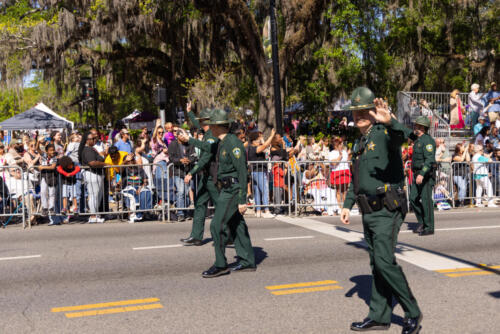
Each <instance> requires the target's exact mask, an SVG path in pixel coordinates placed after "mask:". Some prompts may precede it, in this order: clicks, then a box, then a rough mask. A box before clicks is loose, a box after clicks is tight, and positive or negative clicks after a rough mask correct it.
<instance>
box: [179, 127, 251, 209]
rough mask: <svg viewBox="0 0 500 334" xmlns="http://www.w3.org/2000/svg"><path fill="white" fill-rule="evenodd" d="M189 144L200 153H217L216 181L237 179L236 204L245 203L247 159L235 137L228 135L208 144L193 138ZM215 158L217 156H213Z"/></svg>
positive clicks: (241, 144) (243, 148)
mask: <svg viewBox="0 0 500 334" xmlns="http://www.w3.org/2000/svg"><path fill="white" fill-rule="evenodd" d="M189 144H191V145H194V146H195V147H198V148H199V149H201V150H202V151H206V152H214V149H215V148H216V149H217V152H218V155H219V157H218V168H217V179H218V180H221V179H222V178H224V177H234V178H237V179H238V204H246V203H247V157H246V153H245V147H244V146H243V143H242V142H241V140H239V139H238V137H236V136H235V135H233V134H231V133H228V134H227V135H226V136H225V137H224V139H222V140H221V141H219V142H218V145H217V142H215V143H213V144H210V143H208V142H202V141H199V140H196V139H194V138H190V139H189ZM215 157H216V158H217V155H216V156H215Z"/></svg>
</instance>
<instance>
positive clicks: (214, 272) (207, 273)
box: [202, 266, 229, 278]
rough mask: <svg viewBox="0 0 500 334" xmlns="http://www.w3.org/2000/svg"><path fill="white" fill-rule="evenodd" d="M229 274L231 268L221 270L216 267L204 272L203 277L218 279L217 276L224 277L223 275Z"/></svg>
mask: <svg viewBox="0 0 500 334" xmlns="http://www.w3.org/2000/svg"><path fill="white" fill-rule="evenodd" d="M227 274H229V268H228V267H226V268H219V267H216V266H212V267H210V269H208V270H207V271H204V272H203V273H202V276H203V277H205V278H212V277H217V276H222V275H227Z"/></svg>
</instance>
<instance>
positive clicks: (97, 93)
mask: <svg viewBox="0 0 500 334" xmlns="http://www.w3.org/2000/svg"><path fill="white" fill-rule="evenodd" d="M92 85H93V87H92V90H93V92H92V93H93V94H94V95H93V98H94V101H93V102H94V117H95V128H96V129H99V116H98V107H99V92H98V90H97V78H96V73H95V67H94V65H93V64H92Z"/></svg>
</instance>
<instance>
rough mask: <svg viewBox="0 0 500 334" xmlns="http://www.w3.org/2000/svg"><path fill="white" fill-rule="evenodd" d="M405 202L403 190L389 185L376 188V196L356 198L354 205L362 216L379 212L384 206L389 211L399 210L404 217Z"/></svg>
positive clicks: (405, 210)
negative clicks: (355, 204)
mask: <svg viewBox="0 0 500 334" xmlns="http://www.w3.org/2000/svg"><path fill="white" fill-rule="evenodd" d="M406 201H407V200H406V194H405V192H404V190H403V189H400V188H393V187H391V186H390V185H385V186H383V187H379V188H377V192H376V195H373V196H366V195H364V194H362V195H358V196H356V203H357V204H358V207H359V209H360V210H361V213H363V214H367V213H372V212H377V211H380V210H382V209H383V208H384V206H385V207H386V208H387V210H389V211H396V210H401V213H402V214H403V215H406V213H407V212H408V204H407V202H406Z"/></svg>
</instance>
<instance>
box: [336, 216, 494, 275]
mask: <svg viewBox="0 0 500 334" xmlns="http://www.w3.org/2000/svg"><path fill="white" fill-rule="evenodd" d="M410 224H417V223H410ZM417 225H418V224H417ZM337 229H339V230H346V228H344V227H342V228H339V227H337ZM347 231H349V232H354V231H352V230H349V229H347ZM346 245H349V246H353V247H355V248H358V249H364V250H365V251H368V250H367V244H366V242H365V241H364V240H363V241H355V242H346ZM415 249H418V250H421V251H424V252H428V253H431V254H435V255H438V256H442V257H444V258H447V259H450V260H454V261H458V262H462V263H465V264H468V265H470V266H471V267H475V268H477V269H482V270H484V271H487V272H490V273H492V274H495V275H500V270H498V269H495V268H489V267H488V266H487V265H483V264H480V263H476V262H472V261H468V260H465V259H462V258H459V257H456V256H453V255H449V254H445V253H441V252H438V251H435V250H432V249H428V248H424V247H420V246H415V245H411V244H408V243H403V242H398V243H397V245H396V248H395V253H396V254H404V253H405V252H411V251H412V250H415ZM493 265H496V263H494V264H493Z"/></svg>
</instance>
